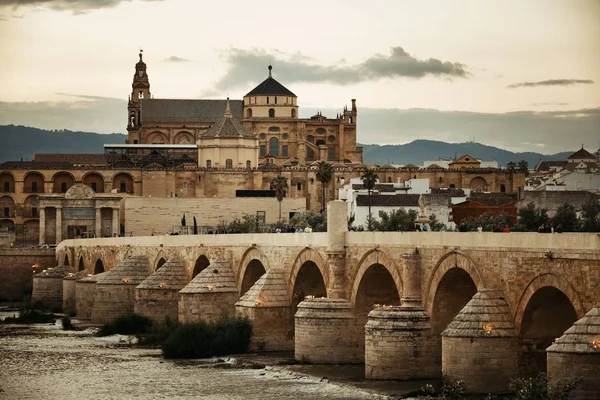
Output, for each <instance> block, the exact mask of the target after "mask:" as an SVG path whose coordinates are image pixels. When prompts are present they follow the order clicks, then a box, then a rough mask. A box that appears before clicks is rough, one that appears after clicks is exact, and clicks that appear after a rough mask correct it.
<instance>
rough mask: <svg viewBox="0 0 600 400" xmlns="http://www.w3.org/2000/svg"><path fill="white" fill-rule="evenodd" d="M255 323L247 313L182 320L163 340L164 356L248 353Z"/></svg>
mask: <svg viewBox="0 0 600 400" xmlns="http://www.w3.org/2000/svg"><path fill="white" fill-rule="evenodd" d="M251 336H252V323H251V322H250V320H249V319H248V318H247V317H222V318H220V319H219V320H217V321H214V322H205V321H200V322H195V323H189V324H182V325H180V326H178V327H177V328H176V329H175V331H173V333H172V334H171V335H169V337H168V338H167V340H166V341H165V342H164V343H163V346H162V350H163V355H164V357H165V358H204V357H212V356H220V355H226V354H233V353H245V352H247V351H248V346H249V345H250V337H251Z"/></svg>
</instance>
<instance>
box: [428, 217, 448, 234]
mask: <svg viewBox="0 0 600 400" xmlns="http://www.w3.org/2000/svg"><path fill="white" fill-rule="evenodd" d="M429 227H430V229H431V231H432V232H440V231H445V230H446V224H444V223H443V222H440V221H438V220H437V216H436V215H435V214H431V215H430V216H429Z"/></svg>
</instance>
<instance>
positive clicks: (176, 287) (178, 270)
mask: <svg viewBox="0 0 600 400" xmlns="http://www.w3.org/2000/svg"><path fill="white" fill-rule="evenodd" d="M188 282H189V279H188V274H187V271H186V269H185V265H184V264H183V263H182V262H181V261H179V260H169V261H167V262H166V263H164V264H163V266H162V267H161V268H159V269H158V271H156V272H155V273H154V274H152V275H150V276H149V277H148V278H146V279H145V280H144V281H143V282H142V283H140V284H139V285H138V286H137V287H136V288H135V306H134V309H135V312H136V313H137V314H140V315H144V316H146V317H148V318H150V319H151V320H153V321H155V322H158V323H162V322H164V321H165V319H166V318H168V319H169V320H171V321H177V320H178V318H179V291H180V290H181V289H183V288H184V287H185V286H186V285H187V284H188Z"/></svg>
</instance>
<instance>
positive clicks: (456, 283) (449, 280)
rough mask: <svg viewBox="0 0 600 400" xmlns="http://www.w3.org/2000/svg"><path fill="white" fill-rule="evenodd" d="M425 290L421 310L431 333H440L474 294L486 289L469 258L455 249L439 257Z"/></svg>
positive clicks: (477, 269)
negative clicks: (425, 314) (427, 313)
mask: <svg viewBox="0 0 600 400" xmlns="http://www.w3.org/2000/svg"><path fill="white" fill-rule="evenodd" d="M427 287H428V289H427V296H426V297H424V298H425V299H426V300H427V302H426V305H425V308H426V309H427V311H428V312H429V315H430V316H431V329H432V331H433V333H434V334H440V333H442V332H443V331H444V329H446V327H447V326H448V324H449V323H450V322H452V320H453V319H454V317H456V315H457V314H458V313H459V311H460V310H461V309H462V308H463V307H464V306H465V305H466V304H467V303H468V302H469V300H471V298H472V297H473V296H474V295H475V293H477V291H479V290H481V289H483V288H485V287H486V286H485V283H484V280H483V276H482V274H481V272H480V271H479V268H477V266H476V264H475V262H474V261H473V260H472V259H471V257H469V256H468V255H466V254H464V253H462V252H459V251H456V250H455V251H452V252H449V253H446V254H444V255H443V256H442V257H441V258H440V260H439V261H438V262H437V264H436V266H435V267H434V269H433V272H432V274H431V278H430V279H429V284H428V286H427Z"/></svg>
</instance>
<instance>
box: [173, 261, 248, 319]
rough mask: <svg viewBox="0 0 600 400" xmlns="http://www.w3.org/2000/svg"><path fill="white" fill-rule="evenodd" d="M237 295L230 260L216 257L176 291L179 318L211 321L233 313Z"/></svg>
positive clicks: (238, 294) (238, 295)
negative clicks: (177, 292) (177, 294)
mask: <svg viewBox="0 0 600 400" xmlns="http://www.w3.org/2000/svg"><path fill="white" fill-rule="evenodd" d="M239 297H240V293H239V291H238V289H237V286H236V284H235V278H234V277H233V271H232V270H231V264H230V263H229V261H227V260H223V259H217V260H215V261H213V262H212V263H211V264H210V266H209V267H208V268H206V269H205V270H203V271H202V272H200V273H199V274H198V275H196V277H195V278H194V279H192V281H191V282H190V283H189V284H188V285H187V286H185V287H184V288H183V289H181V290H180V291H179V321H180V322H196V321H200V320H205V321H212V320H215V319H217V318H219V317H220V316H222V315H233V314H234V313H235V303H236V301H237V300H238V299H239Z"/></svg>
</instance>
